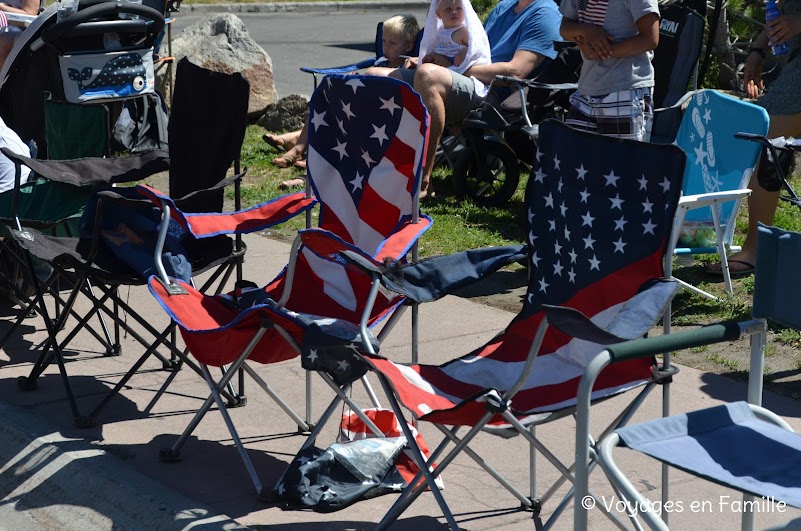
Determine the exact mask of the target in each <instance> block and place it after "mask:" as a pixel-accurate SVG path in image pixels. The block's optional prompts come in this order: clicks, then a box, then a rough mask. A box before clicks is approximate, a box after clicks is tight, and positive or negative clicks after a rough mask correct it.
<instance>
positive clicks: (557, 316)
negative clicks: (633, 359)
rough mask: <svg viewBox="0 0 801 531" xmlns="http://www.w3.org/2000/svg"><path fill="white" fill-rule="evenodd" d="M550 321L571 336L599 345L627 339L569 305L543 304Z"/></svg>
mask: <svg viewBox="0 0 801 531" xmlns="http://www.w3.org/2000/svg"><path fill="white" fill-rule="evenodd" d="M542 308H543V310H545V315H546V317H547V318H548V323H549V324H550V325H552V326H554V327H555V328H556V329H558V330H560V331H562V332H564V333H565V334H567V335H569V336H570V337H574V338H576V339H582V340H584V341H589V342H591V343H596V344H598V345H613V344H615V343H622V342H624V341H626V339H624V338H622V337H619V336H616V335H615V334H611V333H609V332H607V331H606V330H604V329H603V328H601V327H600V326H598V325H596V324H595V323H593V322H592V321H591V320H590V318H589V317H587V316H586V315H584V314H583V313H581V312H580V311H578V310H575V309H573V308H568V307H567V306H551V305H550V304H543V305H542Z"/></svg>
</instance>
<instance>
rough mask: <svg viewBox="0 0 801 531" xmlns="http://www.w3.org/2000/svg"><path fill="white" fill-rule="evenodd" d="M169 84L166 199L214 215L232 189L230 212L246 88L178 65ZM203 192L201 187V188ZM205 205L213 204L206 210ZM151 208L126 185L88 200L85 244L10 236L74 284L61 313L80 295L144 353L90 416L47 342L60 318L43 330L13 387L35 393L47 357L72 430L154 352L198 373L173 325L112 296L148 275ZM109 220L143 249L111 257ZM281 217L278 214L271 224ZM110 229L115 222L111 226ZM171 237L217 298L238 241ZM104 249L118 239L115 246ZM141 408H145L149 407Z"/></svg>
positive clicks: (153, 224)
mask: <svg viewBox="0 0 801 531" xmlns="http://www.w3.org/2000/svg"><path fill="white" fill-rule="evenodd" d="M176 78H177V79H178V80H179V82H178V83H177V84H176V89H177V90H176V93H175V101H174V102H173V115H172V119H171V121H170V135H171V137H172V138H171V142H170V167H169V170H170V191H171V193H172V194H173V197H177V196H176V195H175V194H182V195H185V196H186V197H184V198H183V199H177V200H176V203H177V204H178V205H179V206H180V208H181V209H182V210H183V211H186V212H189V211H198V210H199V209H205V211H212V212H217V211H221V210H222V207H223V195H222V193H223V192H222V191H223V188H224V187H225V186H228V185H230V184H234V185H235V187H236V196H237V199H236V201H235V208H237V209H239V207H240V203H239V199H238V182H239V180H240V179H241V178H242V177H243V175H244V173H245V172H239V171H238V170H239V160H238V157H239V151H240V148H241V144H242V141H243V139H244V134H245V126H246V120H247V106H248V95H249V90H250V89H249V84H248V82H247V80H246V79H245V78H244V77H243V76H242V75H241V74H232V75H228V74H221V73H217V72H212V71H209V70H206V69H203V68H200V67H197V66H195V65H193V64H191V63H190V62H189V61H188V60H184V61H181V62H180V63H179V65H178V69H177V76H176ZM181 87H183V89H182V88H181ZM12 158H13V157H12ZM132 158H136V157H132ZM16 159H17V160H19V161H20V162H21V163H24V164H27V165H30V166H31V167H33V168H35V169H37V171H39V172H40V173H47V172H48V171H50V172H52V171H53V170H52V168H56V169H58V168H59V164H62V165H63V164H68V163H67V162H62V163H58V162H50V161H31V160H30V159H24V158H21V157H16ZM104 160H108V159H104ZM123 160H125V159H123ZM81 163H82V164H84V167H85V169H86V170H88V171H84V172H82V173H81V175H84V176H90V177H91V176H93V175H95V176H97V177H96V178H97V179H98V180H101V181H102V182H104V183H107V182H108V179H107V174H106V173H104V172H102V171H101V172H93V171H92V167H91V166H92V165H93V164H99V162H97V161H93V160H88V161H72V162H69V164H81ZM232 163H233V165H234V170H235V175H234V176H232V177H229V178H226V173H227V172H228V169H229V167H230V166H231V164H232ZM141 178H142V176H141V175H137V176H136V180H140V179H141ZM128 180H129V181H130V180H131V179H128ZM204 187H205V188H206V189H205V190H203V188H204ZM285 197H286V199H285V200H286V201H288V202H294V204H296V206H297V208H296V209H295V211H294V213H299V212H301V211H303V210H304V209H307V208H310V207H311V205H312V204H313V200H312V199H310V198H307V197H306V196H305V194H304V193H298V194H293V195H292V196H285ZM210 206H214V207H215V208H207V207H210ZM153 208H154V207H153V205H152V203H151V202H150V201H149V200H147V199H137V198H134V197H131V194H130V193H126V190H125V189H121V188H116V189H107V190H104V191H102V192H101V193H99V194H98V195H97V204H96V206H95V207H94V216H91V217H90V216H85V219H84V221H85V223H84V228H85V231H84V234H83V235H84V238H53V237H48V236H46V235H44V234H41V233H39V232H37V231H34V230H32V229H24V230H22V231H16V232H15V233H14V236H15V238H16V240H17V241H18V242H20V244H21V245H22V246H23V247H24V248H25V249H27V250H28V251H30V253H31V254H32V255H34V256H36V257H39V258H42V259H44V260H46V261H47V262H48V263H50V264H51V265H52V266H53V267H54V268H55V269H56V271H57V272H58V273H59V274H60V275H62V276H64V277H66V278H69V279H70V280H71V282H72V284H73V285H74V286H75V287H74V288H73V290H72V292H71V294H70V297H69V299H68V307H69V308H70V309H71V308H72V305H73V304H74V302H75V299H76V298H77V296H78V294H79V293H83V294H84V296H86V297H87V298H88V299H89V300H90V301H91V303H92V305H93V308H92V312H102V313H104V314H105V315H106V316H108V317H109V318H110V319H112V320H113V321H114V322H115V323H116V325H117V326H118V328H117V333H118V331H119V328H122V329H124V330H126V332H127V333H128V334H130V335H131V336H132V337H134V338H135V339H137V340H138V341H139V342H140V343H141V344H142V345H143V346H144V347H145V349H146V350H145V352H144V354H142V356H141V357H140V358H139V359H138V360H137V361H136V362H135V363H134V364H133V366H132V367H131V369H130V370H129V371H128V373H127V374H126V375H125V376H124V377H123V378H122V379H121V380H120V381H119V382H118V383H117V385H116V386H115V387H114V388H113V389H112V391H111V392H110V393H109V394H108V395H107V396H106V397H105V398H104V399H103V400H102V401H101V402H100V404H99V405H98V406H97V407H96V408H95V409H94V410H93V411H92V412H91V413H90V414H88V415H81V414H80V412H79V410H78V407H77V403H76V400H75V397H74V393H73V391H72V389H71V387H70V385H69V380H68V378H67V374H66V371H65V370H64V369H63V360H62V349H61V348H59V345H60V344H59V340H58V339H57V338H56V332H57V331H59V330H61V329H66V328H65V324H66V322H65V320H62V321H59V322H57V323H56V326H54V327H53V330H50V329H48V332H49V333H50V341H49V343H48V347H49V348H45V349H44V350H43V351H42V353H41V355H40V357H39V359H38V360H37V363H36V364H35V366H34V368H33V370H32V371H31V374H30V375H29V376H28V377H24V378H22V379H21V380H20V385H21V387H22V388H23V389H30V388H33V387H35V385H36V380H37V378H38V377H39V375H41V374H42V372H43V371H44V370H45V369H46V368H47V366H48V365H49V364H50V363H51V362H52V361H53V360H54V359H55V360H56V361H57V362H58V363H59V366H60V368H61V372H62V377H63V379H64V382H65V387H66V390H67V395H68V399H69V402H70V406H71V408H72V413H73V416H74V417H75V420H76V423H77V424H78V425H79V426H81V427H88V426H92V425H94V424H95V422H96V418H97V416H98V415H99V413H100V412H101V410H102V409H103V408H104V407H105V406H106V404H108V403H109V400H110V399H111V398H112V397H113V396H114V395H115V394H116V393H117V392H118V391H119V390H120V389H121V388H122V386H124V385H125V383H127V381H128V380H129V379H130V378H131V377H132V376H133V375H134V374H135V372H136V371H138V370H139V368H140V367H141V366H142V365H143V364H144V363H145V361H147V359H149V358H150V356H151V355H155V356H157V357H158V358H159V359H160V360H161V362H162V364H163V366H164V367H165V368H166V369H169V370H176V369H178V368H179V367H180V366H181V365H182V364H183V363H187V364H188V365H189V366H190V367H192V368H193V369H195V370H196V371H198V373H200V372H201V370H200V368H199V367H197V365H196V364H194V362H192V361H191V360H190V359H188V358H186V357H185V356H184V352H183V351H182V350H180V349H178V348H177V347H175V341H174V334H173V330H174V325H170V326H168V327H167V328H166V329H165V330H163V331H159V330H157V329H155V328H154V327H153V325H151V324H150V322H149V321H148V319H147V317H146V316H142V315H140V314H139V313H138V312H137V311H136V309H134V308H132V307H130V306H129V305H128V304H127V303H126V302H125V300H124V299H123V298H122V297H120V295H119V293H118V291H119V288H121V287H126V286H128V287H130V286H139V285H144V284H145V283H146V282H147V277H148V276H149V274H152V273H153V272H155V271H151V270H150V268H152V267H154V264H153V254H154V253H153V250H155V248H156V241H155V239H151V240H150V241H147V240H148V238H147V234H146V230H147V231H150V229H151V228H155V231H156V232H157V230H158V224H159V222H160V219H161V215H160V213H156V214H155V217H153V216H154V210H153ZM123 209H126V212H125V213H124V214H122V212H123ZM109 214H111V215H114V214H116V219H114V218H112V219H114V221H113V222H112V226H111V228H112V230H111V232H112V238H114V237H119V239H120V240H121V241H123V242H125V240H124V235H125V234H126V233H129V232H131V231H133V232H135V233H136V234H137V235H138V236H143V239H144V240H145V243H144V245H142V246H141V247H140V248H138V252H132V251H136V249H132V247H133V246H131V245H128V246H127V250H126V251H125V252H122V253H120V252H117V254H116V255H115V254H114V253H113V250H114V249H115V247H116V245H109V243H110V242H109V240H108V239H107V238H106V237H104V236H103V234H104V232H106V233H108V232H109V230H108V229H109V226H108V224H107V223H108V219H109V217H108V215H109ZM284 219H285V217H284V218H283V219H280V220H278V222H280V221H283V220H284ZM139 221H141V222H142V223H143V226H144V227H146V230H144V229H140V227H137V228H136V229H133V227H134V224H135V223H136V222H139ZM117 223H121V224H123V225H124V226H122V227H119V228H118V225H117ZM273 224H274V223H273ZM269 225H270V221H269V220H268V221H267V222H266V223H265V225H264V226H269ZM115 229H116V230H115ZM129 229H131V231H129ZM152 234H154V233H151V235H152ZM176 240H177V243H178V244H180V249H181V250H182V251H183V253H184V254H183V256H184V258H185V259H186V261H187V262H188V264H187V263H185V262H182V261H181V260H179V261H178V264H179V267H178V268H176V269H180V267H183V268H184V269H187V268H188V269H190V270H191V275H192V276H195V275H197V274H198V273H201V272H203V271H207V270H211V269H213V271H214V273H213V274H212V275H211V276H210V277H209V278H208V279H207V280H206V281H205V282H204V283H203V285H202V286H200V288H199V289H201V290H211V289H215V290H216V292H217V293H219V292H220V291H221V290H222V288H223V286H224V285H225V284H226V283H227V282H228V280H229V279H230V277H231V276H232V275H233V273H234V271H236V270H237V267H238V266H241V260H242V257H243V254H244V252H245V247H244V245H243V244H242V243H241V242H238V241H237V240H232V239H229V238H228V237H227V236H224V235H222V236H217V237H213V238H207V239H205V240H204V242H203V244H202V245H199V244H197V243H196V242H194V241H193V240H192V238H189V237H186V236H185V235H184V236H181V237H180V238H176ZM113 243H118V242H117V241H114V242H113ZM120 247H126V246H125V245H122V246H120ZM136 256H139V260H138V262H137V260H136V259H135V258H136ZM173 256H175V254H173ZM88 283H94V284H95V285H96V286H97V287H98V288H99V289H100V290H101V292H102V294H101V295H100V296H94V295H93V294H91V293H87V291H86V290H85V289H83V288H84V287H85V286H86V285H87V284H88ZM215 286H216V287H215ZM38 295H39V296H38V297H37V301H39V305H40V306H42V310H41V311H42V313H43V315H45V313H46V309H45V308H44V307H43V306H44V305H43V304H42V303H41V299H42V297H41V294H38ZM109 306H111V307H109ZM117 308H120V309H121V310H122V311H123V312H124V313H125V314H127V316H128V317H130V318H131V319H133V320H134V321H135V323H136V325H137V327H138V328H134V327H133V326H132V325H129V324H128V323H127V320H126V319H123V318H122V317H121V316H120V315H119V312H118V311H117ZM65 315H66V314H65ZM81 325H82V322H80V321H79V323H78V326H77V327H76V328H73V329H72V330H71V331H70V332H69V334H68V338H69V337H70V336H71V335H74V333H76V331H77V329H78V328H79V327H80V326H81ZM141 329H144V331H145V334H144V335H146V336H149V338H154V339H149V338H146V337H144V336H143V335H142V334H140V330H141ZM171 338H173V339H171ZM160 348H166V349H168V350H169V352H170V357H169V358H168V357H166V356H164V355H162V354H159V353H158V349H160ZM169 381H170V380H168V382H169ZM224 394H225V396H226V398H227V399H228V400H229V402H230V403H231V404H233V405H239V404H242V403H243V402H244V401H243V400H242V399H241V397H239V396H237V394H236V393H235V392H234V391H233V389H232V388H231V389H229V390H228V391H226V392H224ZM150 407H152V403H151V406H150Z"/></svg>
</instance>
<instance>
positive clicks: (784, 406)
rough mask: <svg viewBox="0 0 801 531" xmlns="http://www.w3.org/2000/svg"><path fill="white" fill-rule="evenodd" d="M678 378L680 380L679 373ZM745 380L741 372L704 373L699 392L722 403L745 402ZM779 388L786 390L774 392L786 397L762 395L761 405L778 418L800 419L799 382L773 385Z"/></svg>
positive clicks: (800, 383) (800, 384)
mask: <svg viewBox="0 0 801 531" xmlns="http://www.w3.org/2000/svg"><path fill="white" fill-rule="evenodd" d="M778 374H780V373H774V376H776V375H778ZM678 377H679V378H681V373H679V376H678ZM747 378H748V375H747V374H743V373H742V372H730V373H723V374H712V373H705V374H703V375H702V376H701V380H702V381H703V382H704V384H703V385H702V386H701V391H703V392H704V393H706V394H707V395H709V396H710V397H712V398H716V399H718V400H723V401H724V402H736V401H738V400H745V399H746V386H747ZM732 380H739V381H741V382H742V385H732ZM780 386H786V387H787V388H788V389H785V390H779V389H776V391H780V392H781V394H782V395H787V396H776V395H774V394H773V393H763V404H762V405H763V406H764V407H766V408H768V409H770V410H771V411H773V412H774V413H776V414H777V415H779V416H780V417H793V418H797V417H801V410H799V408H798V401H797V397H798V393H800V392H801V381H798V379H796V380H795V381H790V382H786V383H779V384H777V383H774V384H773V387H774V388H777V387H780ZM785 391H786V392H785ZM790 396H793V397H794V398H796V400H795V401H793V400H792V399H791V398H789V397H790Z"/></svg>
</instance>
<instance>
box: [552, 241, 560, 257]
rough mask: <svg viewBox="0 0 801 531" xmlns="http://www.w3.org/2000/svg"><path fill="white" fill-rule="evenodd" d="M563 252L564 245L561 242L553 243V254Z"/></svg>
mask: <svg viewBox="0 0 801 531" xmlns="http://www.w3.org/2000/svg"><path fill="white" fill-rule="evenodd" d="M561 252H562V246H561V245H560V244H559V242H556V243H554V244H553V254H556V255H558V254H559V253H561Z"/></svg>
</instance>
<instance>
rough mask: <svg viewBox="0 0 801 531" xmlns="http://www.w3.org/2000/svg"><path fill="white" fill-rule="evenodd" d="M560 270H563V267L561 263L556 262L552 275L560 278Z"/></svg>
mask: <svg viewBox="0 0 801 531" xmlns="http://www.w3.org/2000/svg"><path fill="white" fill-rule="evenodd" d="M562 269H564V266H562V263H561V262H556V263H555V264H554V265H553V274H554V275H558V276H560V277H561V276H562Z"/></svg>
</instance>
